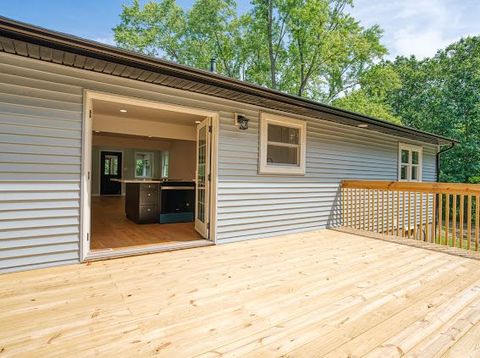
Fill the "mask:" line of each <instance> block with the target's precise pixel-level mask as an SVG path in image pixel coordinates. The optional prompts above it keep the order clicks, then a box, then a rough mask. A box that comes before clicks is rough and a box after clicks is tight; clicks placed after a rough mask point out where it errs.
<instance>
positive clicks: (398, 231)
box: [396, 191, 400, 237]
mask: <svg viewBox="0 0 480 358" xmlns="http://www.w3.org/2000/svg"><path fill="white" fill-rule="evenodd" d="M396 226H397V236H398V237H400V192H399V191H397V225H396Z"/></svg>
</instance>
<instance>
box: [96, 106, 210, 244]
mask: <svg viewBox="0 0 480 358" xmlns="http://www.w3.org/2000/svg"><path fill="white" fill-rule="evenodd" d="M92 108H93V110H92V129H93V131H92V170H91V173H92V178H91V239H90V251H91V252H92V253H95V252H104V251H112V250H117V251H118V250H123V249H139V248H148V247H158V246H162V247H165V248H169V247H179V246H180V247H181V246H182V245H187V246H188V245H189V244H192V242H193V243H194V244H201V243H210V242H209V241H208V240H205V238H204V237H202V236H201V235H200V234H199V233H198V232H197V231H196V230H195V225H194V221H195V206H196V205H195V192H196V191H195V172H196V129H197V126H198V125H199V124H200V123H202V121H204V120H205V117H202V116H197V115H192V114H188V113H181V112H175V111H170V110H164V109H157V108H149V107H143V106H137V105H132V104H128V105H127V104H123V103H121V102H110V101H104V100H93V103H92Z"/></svg>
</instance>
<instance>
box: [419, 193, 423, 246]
mask: <svg viewBox="0 0 480 358" xmlns="http://www.w3.org/2000/svg"><path fill="white" fill-rule="evenodd" d="M418 240H423V193H420V229H419V230H418Z"/></svg>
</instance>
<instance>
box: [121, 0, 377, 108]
mask: <svg viewBox="0 0 480 358" xmlns="http://www.w3.org/2000/svg"><path fill="white" fill-rule="evenodd" d="M352 4H353V0H252V8H251V10H250V11H248V12H247V13H246V14H244V15H241V16H239V15H238V14H237V7H236V3H235V2H234V0H226V1H221V0H196V1H195V2H194V4H193V6H192V8H191V9H189V10H188V11H184V10H183V9H182V8H181V7H179V6H178V4H177V3H176V2H175V0H160V1H158V2H154V1H150V2H148V3H146V4H145V5H144V6H143V7H141V6H140V4H139V1H138V0H134V1H133V3H132V4H131V5H130V6H124V7H123V11H122V14H121V16H120V19H121V22H120V24H119V25H118V26H117V27H115V29H114V32H115V40H116V41H117V44H118V45H120V46H122V47H126V48H128V49H132V50H135V51H141V52H144V53H147V54H151V55H156V56H161V57H164V58H166V59H169V60H173V61H176V62H179V63H183V64H187V65H190V66H194V67H197V68H204V69H205V68H207V67H208V63H209V61H210V59H211V58H212V57H216V58H217V60H218V71H219V72H220V73H222V74H224V75H226V76H229V77H233V78H239V79H243V80H246V81H249V82H252V83H255V84H258V85H261V86H266V87H269V88H273V89H277V90H280V91H283V92H286V93H290V94H295V95H298V96H304V97H309V98H312V99H316V100H321V101H324V102H326V103H331V102H332V101H334V100H335V99H337V98H339V97H342V96H344V95H345V94H346V93H348V92H350V91H353V90H354V89H355V88H356V86H358V84H359V81H360V78H361V77H362V75H363V74H364V73H365V72H367V71H368V69H369V68H370V67H372V66H373V64H374V63H375V62H378V60H380V59H381V58H382V57H383V55H384V54H385V53H386V49H385V48H384V47H383V46H382V45H381V44H380V38H381V34H382V32H381V30H380V29H379V28H378V26H373V27H371V28H367V29H364V28H363V27H362V26H361V25H360V24H359V22H358V21H356V20H355V19H354V18H353V17H352V16H351V15H350V14H349V13H348V12H347V11H346V7H347V6H349V5H352Z"/></svg>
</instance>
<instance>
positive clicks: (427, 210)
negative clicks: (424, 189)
mask: <svg viewBox="0 0 480 358" xmlns="http://www.w3.org/2000/svg"><path fill="white" fill-rule="evenodd" d="M425 201H426V202H427V204H426V206H425V209H426V210H425V211H426V213H425V214H426V215H425V240H424V241H430V236H428V234H429V232H428V228H429V227H430V194H429V193H427V194H426V195H425Z"/></svg>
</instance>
